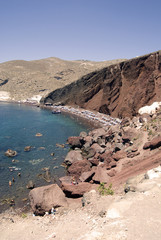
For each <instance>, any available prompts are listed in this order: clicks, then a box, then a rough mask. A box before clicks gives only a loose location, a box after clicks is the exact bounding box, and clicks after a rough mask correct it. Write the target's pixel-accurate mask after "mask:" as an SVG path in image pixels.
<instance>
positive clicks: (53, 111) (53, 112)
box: [52, 110, 61, 114]
mask: <svg viewBox="0 0 161 240" xmlns="http://www.w3.org/2000/svg"><path fill="white" fill-rule="evenodd" d="M60 113H61V111H60V110H52V114H60Z"/></svg>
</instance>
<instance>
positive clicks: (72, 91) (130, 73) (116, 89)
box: [41, 51, 161, 118]
mask: <svg viewBox="0 0 161 240" xmlns="http://www.w3.org/2000/svg"><path fill="white" fill-rule="evenodd" d="M154 101H161V51H158V52H155V53H151V54H148V55H145V56H141V57H137V58H134V59H131V60H128V61H124V62H121V63H118V64H114V65H111V66H109V67H106V68H103V69H102V70H99V71H95V72H92V73H90V74H88V75H86V76H84V77H82V78H81V79H79V80H78V81H76V82H73V83H71V84H69V85H67V86H65V87H63V88H61V89H57V90H55V91H54V92H51V93H50V94H48V95H47V97H46V98H43V99H42V100H41V103H45V102H51V103H56V102H61V103H63V104H69V105H78V106H80V107H83V108H86V109H90V110H96V111H99V112H102V113H107V114H110V115H112V116H114V117H121V118H122V117H125V116H129V117H132V116H134V115H136V114H137V112H138V109H139V108H141V107H142V106H144V105H147V104H151V103H152V102H154Z"/></svg>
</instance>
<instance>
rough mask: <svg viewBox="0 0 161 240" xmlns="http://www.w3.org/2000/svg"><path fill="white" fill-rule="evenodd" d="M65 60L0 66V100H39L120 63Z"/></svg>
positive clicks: (42, 60) (57, 59) (53, 59)
mask: <svg viewBox="0 0 161 240" xmlns="http://www.w3.org/2000/svg"><path fill="white" fill-rule="evenodd" d="M120 61H122V60H112V61H103V62H92V61H85V60H80V61H65V60H61V59H59V58H54V57H51V58H46V59H41V60H35V61H24V60H15V61H9V62H4V63H1V64H0V100H6V101H26V100H27V99H31V98H32V99H37V100H39V99H40V98H41V96H43V95H45V94H47V93H49V92H51V91H54V90H55V89H57V88H61V87H63V86H65V85H67V84H69V83H71V82H73V81H76V80H77V79H79V78H80V77H82V76H83V75H85V74H87V73H89V72H92V71H95V70H96V69H101V68H103V67H106V66H109V65H111V64H114V63H117V62H120Z"/></svg>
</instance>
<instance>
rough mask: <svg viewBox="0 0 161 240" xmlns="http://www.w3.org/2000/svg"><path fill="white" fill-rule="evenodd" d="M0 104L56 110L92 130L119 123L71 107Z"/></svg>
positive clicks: (19, 209)
mask: <svg viewBox="0 0 161 240" xmlns="http://www.w3.org/2000/svg"><path fill="white" fill-rule="evenodd" d="M1 103H6V104H22V105H27V106H33V107H40V108H41V109H47V110H49V111H52V110H53V109H57V110H60V111H61V112H62V114H65V115H69V116H70V117H73V118H76V119H77V120H78V121H79V119H80V120H81V121H82V122H83V123H85V124H88V125H89V126H91V127H92V128H93V129H95V128H100V127H107V126H110V125H112V123H113V124H117V123H119V121H120V120H118V119H114V118H112V117H110V116H107V115H105V114H101V113H98V112H95V113H94V112H92V111H89V110H85V109H82V108H74V107H72V106H45V105H43V106H41V105H38V104H37V103H32V102H15V101H14V102H13V101H12V102H8V101H1ZM51 114H52V113H51ZM105 120H106V121H105ZM101 121H102V122H101ZM69 137H70V136H69ZM26 208H27V212H31V209H29V206H28V203H26V204H24V205H23V206H22V207H20V206H17V207H10V206H8V208H7V209H4V210H3V211H2V212H1V213H0V214H2V213H5V212H6V211H10V210H12V209H14V210H15V211H17V210H18V211H19V212H23V211H24V209H26Z"/></svg>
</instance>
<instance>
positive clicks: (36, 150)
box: [0, 103, 91, 211]
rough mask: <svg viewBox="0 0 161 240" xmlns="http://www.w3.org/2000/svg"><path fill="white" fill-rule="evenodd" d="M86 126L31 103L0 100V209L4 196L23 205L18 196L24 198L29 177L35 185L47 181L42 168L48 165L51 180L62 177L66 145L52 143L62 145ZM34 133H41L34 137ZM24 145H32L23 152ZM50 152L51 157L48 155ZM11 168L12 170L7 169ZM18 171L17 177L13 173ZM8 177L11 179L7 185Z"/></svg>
mask: <svg viewBox="0 0 161 240" xmlns="http://www.w3.org/2000/svg"><path fill="white" fill-rule="evenodd" d="M90 129H91V127H90V126H89V125H87V124H85V123H83V122H82V121H81V120H80V119H79V120H78V119H74V118H71V117H69V116H68V115H64V114H57V115H54V114H51V111H49V110H42V109H40V108H37V107H34V106H27V105H20V104H9V103H0V211H1V210H2V209H4V207H7V206H8V204H4V201H3V200H4V199H14V200H15V206H19V205H22V204H23V201H22V199H23V198H26V197H28V193H29V190H28V189H27V188H26V185H27V183H28V181H29V180H32V181H33V182H34V183H35V185H36V187H38V186H42V185H46V184H49V183H46V181H45V180H44V179H42V178H41V175H40V174H43V173H44V172H43V170H42V168H44V167H49V168H50V173H51V179H52V181H51V183H54V182H56V181H57V179H58V178H59V177H60V176H63V175H64V174H65V169H64V168H63V167H62V166H61V163H62V162H63V160H64V157H65V155H66V154H67V152H68V150H69V146H68V145H66V144H65V147H64V148H62V147H60V146H56V144H64V143H66V140H67V138H68V137H69V136H77V135H79V133H80V132H81V131H89V130H90ZM36 133H41V134H42V136H41V137H36V136H35V135H36ZM26 146H32V149H31V151H29V152H25V151H24V148H25V147H26ZM7 149H12V150H15V151H17V153H18V155H17V156H15V157H14V158H9V157H6V156H5V155H4V153H5V151H7ZM53 152H54V156H51V153H53ZM11 167H12V169H13V171H10V169H11ZM19 172H20V173H21V177H18V176H17V174H18V173H19ZM38 175H39V176H38ZM12 178H14V179H15V182H12V186H9V181H12ZM2 203H3V204H2Z"/></svg>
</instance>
